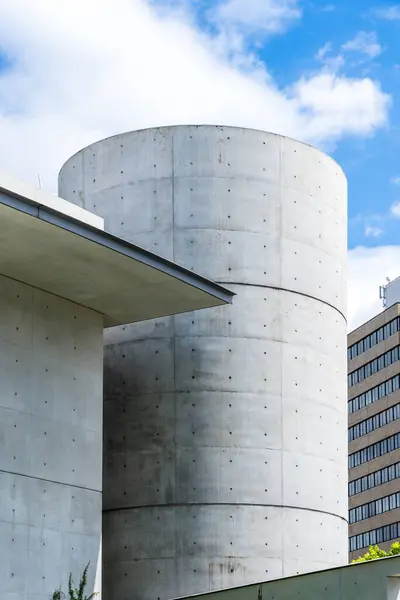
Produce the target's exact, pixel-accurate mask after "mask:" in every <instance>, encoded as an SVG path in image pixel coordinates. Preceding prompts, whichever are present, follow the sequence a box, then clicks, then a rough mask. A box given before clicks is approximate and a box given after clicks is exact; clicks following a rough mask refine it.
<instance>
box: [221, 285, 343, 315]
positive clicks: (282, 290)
mask: <svg viewBox="0 0 400 600" xmlns="http://www.w3.org/2000/svg"><path fill="white" fill-rule="evenodd" d="M218 285H240V286H243V287H257V288H262V289H269V290H278V291H281V292H289V293H290V294H297V295H298V296H304V297H305V298H311V299H312V300H315V301H316V302H321V303H322V304H326V306H329V307H330V308H333V310H336V312H338V313H339V315H341V316H342V317H343V319H344V320H345V322H346V323H347V317H346V316H345V315H344V314H343V313H342V311H341V310H339V309H338V308H337V307H336V306H334V305H333V304H331V303H330V302H327V301H326V300H322V299H321V298H317V297H316V296H312V295H311V294H305V293H304V292H298V291H297V290H291V289H289V288H283V287H278V286H277V285H261V283H243V282H238V281H218Z"/></svg>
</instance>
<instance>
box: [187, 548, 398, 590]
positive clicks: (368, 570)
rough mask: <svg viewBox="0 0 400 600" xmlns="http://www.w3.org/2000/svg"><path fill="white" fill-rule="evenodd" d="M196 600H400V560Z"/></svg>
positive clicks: (318, 574) (388, 559)
mask: <svg viewBox="0 0 400 600" xmlns="http://www.w3.org/2000/svg"><path fill="white" fill-rule="evenodd" d="M195 598H196V600H293V599H294V598H299V600H355V599H357V600H358V599H361V598H362V600H399V599H400V558H399V557H398V556H393V557H390V558H382V559H380V560H374V561H370V562H364V563H357V564H353V565H347V566H345V567H342V568H338V569H329V570H327V571H323V572H322V573H321V572H318V573H309V574H308V575H299V576H296V577H289V578H285V579H281V580H278V581H269V582H265V583H257V584H255V585H249V586H247V587H237V588H233V589H228V590H224V591H220V592H216V593H211V594H201V595H198V596H195Z"/></svg>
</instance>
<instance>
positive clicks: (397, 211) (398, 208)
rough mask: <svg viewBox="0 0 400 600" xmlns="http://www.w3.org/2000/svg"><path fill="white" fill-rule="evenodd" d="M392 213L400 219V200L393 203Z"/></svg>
mask: <svg viewBox="0 0 400 600" xmlns="http://www.w3.org/2000/svg"><path fill="white" fill-rule="evenodd" d="M390 214H391V215H392V217H394V218H395V219H400V200H398V201H397V202H394V203H393V204H392V206H391V207H390Z"/></svg>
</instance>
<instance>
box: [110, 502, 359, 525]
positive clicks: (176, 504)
mask: <svg viewBox="0 0 400 600" xmlns="http://www.w3.org/2000/svg"><path fill="white" fill-rule="evenodd" d="M192 506H216V507H218V506H232V507H235V506H246V507H257V508H288V509H291V510H301V511H306V512H315V513H318V514H321V515H328V516H330V517H336V518H337V519H341V520H342V521H344V522H345V523H347V524H348V520H347V519H345V518H344V517H342V515H338V514H336V513H332V512H329V511H326V510H319V509H317V508H305V507H304V506H289V505H286V504H257V503H252V502H174V503H165V504H144V505H142V506H121V507H119V508H104V509H103V513H110V512H119V511H124V510H141V509H148V508H176V507H177V508H182V507H192Z"/></svg>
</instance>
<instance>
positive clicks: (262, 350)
mask: <svg viewBox="0 0 400 600" xmlns="http://www.w3.org/2000/svg"><path fill="white" fill-rule="evenodd" d="M59 184H60V195H61V196H62V197H64V198H66V199H68V200H70V201H73V202H76V203H77V204H79V205H81V206H83V207H84V208H86V209H88V210H90V211H93V212H97V213H98V214H99V215H101V216H102V217H104V218H105V226H106V229H108V230H111V231H112V232H113V233H116V234H118V235H120V236H121V237H125V238H127V239H129V240H130V241H132V242H135V243H137V244H139V245H141V246H144V247H146V248H147V249H150V250H153V251H154V252H157V253H159V254H162V255H163V256H166V257H168V258H170V259H173V260H175V261H176V262H178V263H181V264H183V265H185V266H186V267H188V268H192V269H194V270H195V271H197V272H199V273H201V274H203V275H206V276H207V277H209V278H211V279H213V280H215V281H217V282H221V283H224V285H226V286H227V287H229V288H230V289H232V290H233V291H235V292H236V293H237V297H236V298H235V301H234V304H233V306H229V307H223V308H217V309H211V310H207V311H203V312H197V313H193V314H185V315H179V316H176V317H169V318H166V319H159V320H155V321H149V322H147V323H142V324H139V325H134V326H126V327H122V328H118V329H114V330H110V331H108V332H107V333H106V336H105V437H104V440H105V454H104V464H105V470H104V503H103V510H104V521H103V522H104V580H105V581H104V587H105V590H106V593H107V594H108V595H109V596H110V598H113V600H126V599H127V598H129V600H132V599H135V600H136V599H138V600H139V599H140V600H147V599H148V600H166V599H167V598H171V597H174V596H181V595H186V594H193V593H197V592H205V591H208V590H213V589H218V588H223V587H228V586H234V585H241V584H246V583H249V582H254V581H260V580H266V579H269V578H276V577H281V576H287V575H292V574H296V573H303V572H306V571H310V570H314V569H322V568H328V567H333V566H337V565H341V564H344V563H345V562H346V560H347V521H346V519H347V458H346V457H347V431H346V429H347V425H346V424H347V412H346V394H347V388H346V321H345V311H346V309H345V298H346V251H347V244H346V199H347V189H346V179H345V177H344V175H343V173H342V171H341V169H340V167H339V166H338V165H337V164H336V163H335V162H334V161H333V160H332V159H331V158H330V157H328V156H326V155H325V154H323V153H321V152H318V151H317V150H315V149H314V148H312V147H310V146H307V145H305V144H302V143H300V142H297V141H294V140H291V139H288V138H283V137H280V136H277V135H272V134H268V133H265V132H262V131H252V130H245V129H239V128H230V127H214V126H203V127H195V126H194V127H190V126H188V127H167V128H160V129H151V130H145V131H138V132H131V133H127V134H123V135H120V136H115V137H113V138H109V139H107V140H103V141H101V142H98V143H96V144H93V145H92V146H89V147H88V148H86V149H84V150H82V151H81V152H80V153H78V154H76V155H75V156H74V157H72V158H71V159H70V160H69V161H68V162H67V163H66V165H65V166H64V167H63V169H62V171H61V173H60V180H59Z"/></svg>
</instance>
